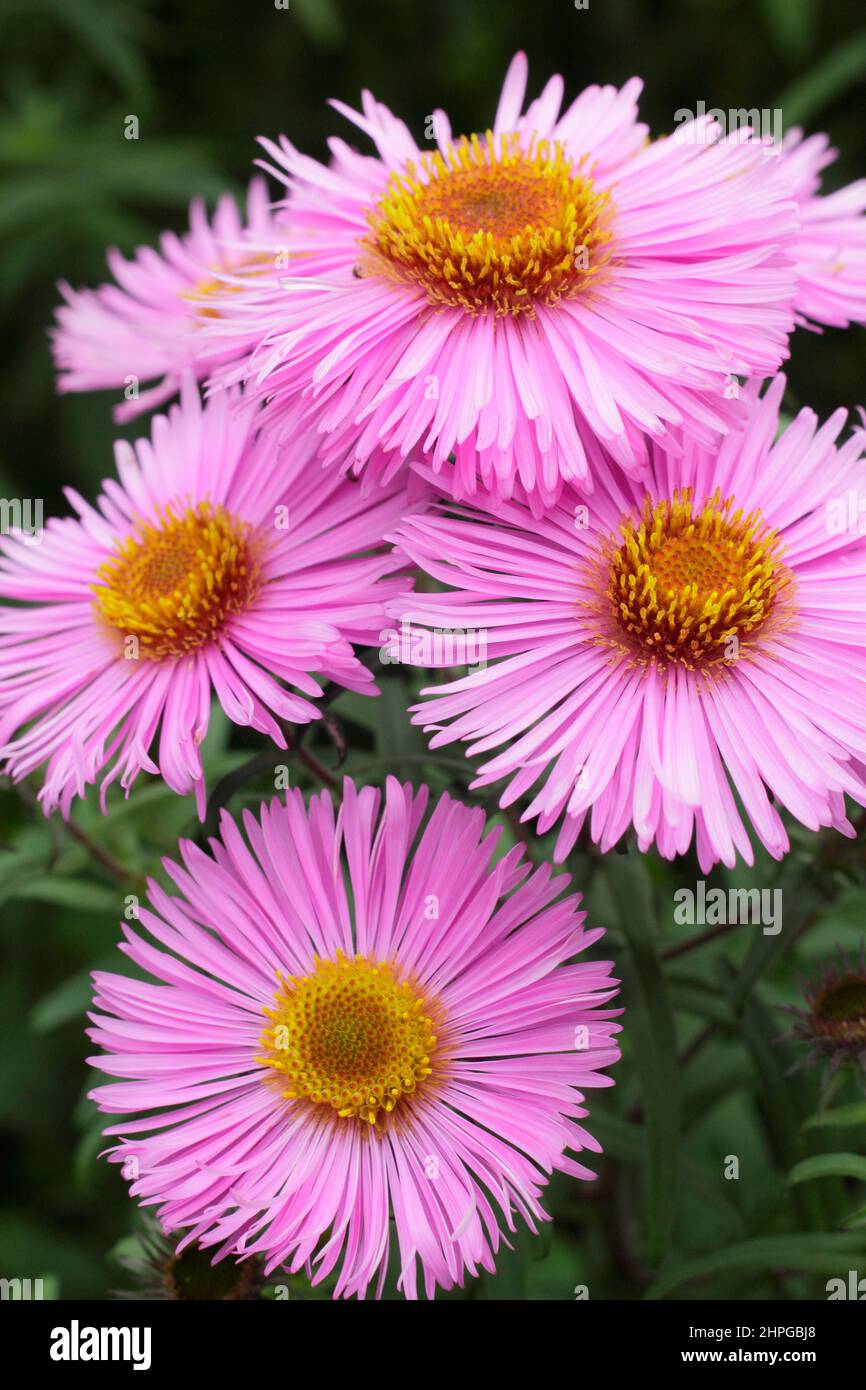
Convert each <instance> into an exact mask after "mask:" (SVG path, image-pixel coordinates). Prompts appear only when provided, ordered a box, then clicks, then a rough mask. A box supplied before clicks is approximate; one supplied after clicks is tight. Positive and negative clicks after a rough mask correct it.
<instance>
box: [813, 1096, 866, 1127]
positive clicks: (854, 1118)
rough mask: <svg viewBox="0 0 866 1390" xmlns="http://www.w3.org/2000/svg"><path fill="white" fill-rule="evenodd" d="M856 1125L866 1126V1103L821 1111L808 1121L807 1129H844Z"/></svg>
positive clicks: (857, 1102)
mask: <svg viewBox="0 0 866 1390" xmlns="http://www.w3.org/2000/svg"><path fill="white" fill-rule="evenodd" d="M854 1125H866V1101H862V1100H861V1101H855V1102H854V1104H853V1105H840V1106H838V1107H837V1108H836V1109H835V1110H819V1111H818V1112H817V1114H815V1115H810V1117H809V1119H808V1120H807V1121H806V1128H807V1129H824V1128H834V1129H844V1128H846V1127H848V1126H854Z"/></svg>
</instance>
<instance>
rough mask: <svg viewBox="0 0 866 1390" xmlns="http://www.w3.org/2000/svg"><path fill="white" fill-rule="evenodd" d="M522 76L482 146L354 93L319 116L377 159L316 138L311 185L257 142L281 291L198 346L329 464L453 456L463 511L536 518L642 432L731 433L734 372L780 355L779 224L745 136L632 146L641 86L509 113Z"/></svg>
mask: <svg viewBox="0 0 866 1390" xmlns="http://www.w3.org/2000/svg"><path fill="white" fill-rule="evenodd" d="M526 75H527V67H526V59H525V57H524V56H523V55H522V54H519V55H518V56H517V57H516V58H515V59H514V61H513V63H512V65H511V67H510V69H509V72H508V75H507V77H506V80H505V85H504V87H503V90H502V95H501V98H500V101H499V106H498V109H497V112H496V116H495V118H494V121H493V125H492V128H491V130H489V131H487V132H486V133H484V132H482V133H481V134H479V135H471V136H469V137H460V138H458V137H456V136H452V133H451V129H450V126H449V122H448V119H447V117H446V116H445V114H444V113H443V112H441V111H440V112H436V113H435V115H434V116H433V117H432V118H431V121H430V122H429V123H428V124H429V128H428V130H427V136H428V139H429V140H430V141H431V142H432V143H430V144H428V145H427V147H426V148H422V147H419V146H418V145H417V144H416V142H415V140H414V139H413V138H412V136H411V135H410V134H409V132H408V130H407V129H406V126H405V125H404V124H403V122H402V121H399V120H398V119H397V118H396V117H395V116H393V115H392V114H391V113H390V112H389V111H388V110H387V109H386V108H385V107H384V106H382V105H380V104H379V103H378V102H376V101H374V99H373V98H372V97H371V96H370V94H369V93H366V92H365V93H364V97H363V111H362V113H358V112H355V111H352V110H350V109H348V108H346V107H344V106H343V105H342V104H341V103H339V102H335V103H334V105H335V106H336V108H337V110H338V111H340V112H341V113H342V114H343V115H344V116H346V117H347V118H348V119H349V120H351V121H352V122H353V123H354V124H355V125H356V126H358V127H359V128H360V129H361V130H362V131H363V132H364V134H365V135H367V136H368V137H369V138H370V140H371V141H372V142H373V144H374V145H375V149H376V154H375V156H372V157H371V156H368V155H361V154H358V153H356V152H355V151H353V150H352V149H350V148H349V147H348V146H347V145H345V144H344V143H343V142H342V141H341V140H332V141H331V144H330V149H331V155H332V161H331V164H330V166H329V167H327V168H326V167H323V166H322V165H320V164H318V163H317V162H316V161H314V160H312V159H311V158H309V157H307V156H305V155H303V154H301V153H299V152H298V151H297V150H296V149H295V147H294V146H293V145H292V144H291V143H290V142H289V141H288V140H287V139H285V138H281V140H280V142H279V144H274V143H273V142H271V141H269V140H264V141H263V142H262V143H263V145H264V148H265V150H266V151H267V153H268V156H269V160H268V162H267V163H265V164H264V167H265V168H267V169H268V170H269V171H270V172H271V173H272V174H273V175H274V176H276V177H278V178H281V179H282V180H283V181H284V183H285V184H286V185H287V187H288V189H289V196H288V198H287V200H286V203H285V212H286V223H287V227H288V244H289V250H290V259H289V266H288V270H287V272H286V274H285V276H284V277H283V278H282V280H281V282H280V283H279V284H278V285H277V284H274V283H273V282H269V281H260V282H250V283H249V284H248V285H247V286H246V287H245V288H243V289H240V290H239V291H238V293H237V294H233V295H231V296H225V297H224V298H223V299H222V300H221V301H219V315H218V317H215V318H214V319H212V320H210V321H209V322H208V324H207V325H206V326H205V328H204V332H205V334H206V335H207V336H209V337H212V338H213V339H214V341H215V342H220V343H223V344H224V346H225V347H226V348H227V349H228V348H229V347H231V350H232V351H233V352H234V353H238V352H241V351H243V350H246V351H248V352H250V353H251V357H250V361H249V363H248V364H247V365H244V364H243V363H242V364H240V365H237V366H235V367H233V368H232V369H230V371H229V372H228V374H227V378H226V379H239V377H240V376H241V375H243V373H244V372H247V373H249V375H250V377H251V379H252V380H253V381H254V383H255V387H256V390H257V391H259V392H260V393H261V394H262V395H263V396H265V397H267V398H268V399H269V400H271V401H272V402H273V405H272V411H273V413H274V414H275V415H278V414H279V411H280V408H281V407H282V405H284V404H285V402H287V401H290V400H292V399H293V398H294V397H295V396H296V395H298V394H299V393H303V394H304V395H305V397H306V399H307V401H308V404H309V408H310V411H311V415H312V417H313V418H314V420H315V424H316V427H317V428H318V429H319V430H321V431H323V432H325V433H326V434H327V435H328V436H329V440H328V442H327V443H326V445H325V452H326V457H333V458H339V459H341V460H342V459H344V458H346V457H348V459H349V462H350V463H351V462H353V461H354V464H355V466H357V467H361V466H364V465H365V464H367V461H368V460H369V459H370V457H371V456H372V455H373V454H374V451H376V450H383V451H384V452H385V453H386V454H388V455H390V456H391V459H392V466H394V465H396V464H397V463H399V461H400V460H402V459H405V458H407V457H409V456H410V455H412V454H413V451H426V452H428V453H429V455H430V458H431V461H432V464H433V467H434V468H435V469H439V468H441V467H443V466H444V465H445V463H446V461H447V460H448V459H449V457H450V456H451V455H452V454H453V455H454V457H455V458H456V465H457V466H456V472H455V477H454V486H455V488H457V489H459V491H460V493H461V495H463V496H471V495H473V494H474V492H475V491H476V488H477V487H478V485H479V483H481V484H483V485H484V486H485V487H487V488H489V489H491V490H493V491H494V492H495V493H497V494H499V495H501V496H504V497H508V496H510V495H511V493H512V491H513V489H514V486H515V483H516V482H517V481H518V480H519V481H520V483H521V484H522V485H523V487H524V489H525V490H526V491H527V492H528V494H529V495H530V496H531V498H532V499H533V503H534V505H535V506H536V508H537V509H538V508H540V507H542V506H543V505H546V504H549V503H550V502H552V501H553V500H554V499H555V498H556V496H557V494H558V492H559V489H560V487H561V486H562V483H563V481H564V480H567V479H571V480H581V479H585V478H586V477H587V474H588V472H589V471H590V465H591V464H592V461H593V459H595V458H596V456H597V455H598V453H599V451H600V449H601V448H604V449H605V450H607V451H608V452H609V453H610V454H611V455H612V456H613V458H614V459H615V460H616V461H617V462H618V463H620V464H621V465H622V466H623V467H624V468H626V469H628V470H629V471H631V472H635V471H637V470H639V469H640V468H641V467H642V466H643V465H645V463H646V459H647V442H646V435H647V434H649V435H654V436H659V437H661V436H663V435H665V434H666V433H667V432H668V431H669V430H671V429H673V428H679V427H685V428H687V429H688V430H689V432H690V433H691V434H693V435H694V436H695V437H696V438H697V439H699V440H701V441H703V442H705V443H710V442H711V441H712V440H714V439H716V438H717V435H718V433H719V432H723V431H724V430H726V429H727V428H728V426H729V425H730V424H731V423H732V421H733V420H734V419H735V418H736V417H737V415H738V402H737V401H736V399H735V398H734V397H735V391H734V390H733V389H730V387H731V384H732V383H731V377H732V375H743V376H748V375H750V374H757V375H759V376H765V375H769V374H770V373H772V372H773V371H775V370H776V368H777V367H778V366H779V363H780V361H781V360H782V358H783V357H784V356H785V355H786V350H787V338H788V334H789V332H790V330H791V328H792V327H793V323H794V319H793V312H792V301H793V295H794V290H795V271H794V263H793V245H794V240H795V237H796V233H797V205H796V202H795V201H794V199H793V198H792V197H791V193H790V189H789V186H788V183H787V181H786V179H785V178H784V177H783V176H782V174H781V172H780V170H781V164H782V162H781V161H780V160H779V159H774V158H773V156H772V154H771V153H769V152H768V151H767V150H766V149H765V148H764V146H763V145H762V144H761V143H760V141H759V140H753V139H752V133H751V132H747V133H746V134H745V136H744V135H743V133H742V132H738V133H736V134H735V135H734V136H731V137H729V138H719V132H718V128H717V126H716V125H715V124H714V122H713V121H712V120H711V119H710V120H707V119H703V118H702V119H701V120H700V121H697V122H693V123H691V124H690V125H689V126H688V127H685V126H683V127H680V128H679V129H678V130H677V132H676V135H675V136H674V135H671V136H669V137H666V138H664V139H660V140H657V141H655V142H652V143H650V142H649V141H648V139H647V132H646V127H645V126H643V125H642V124H640V123H639V122H638V120H637V112H636V104H635V103H636V98H637V96H638V93H639V92H640V89H641V84H640V82H639V81H637V80H636V79H634V80H632V81H630V82H628V83H626V85H625V86H624V87H623V88H622V89H621V90H620V91H617V90H616V89H614V88H613V87H589V88H587V89H586V90H585V91H584V92H582V93H581V95H580V96H578V97H577V99H576V100H575V101H574V102H573V103H572V104H571V105H570V106H569V107H568V108H567V109H566V110H565V111H564V112H560V106H561V102H562V94H563V82H562V79H561V78H560V77H553V78H551V80H550V81H549V82H548V84H547V86H546V87H545V89H544V91H543V92H542V94H541V96H540V97H539V98H538V99H537V100H536V101H534V102H532V103H531V104H530V106H529V107H528V109H527V110H526V111H525V112H524V111H523V102H524V91H525V86H526ZM374 466H375V467H377V468H379V467H381V466H382V460H381V457H380V456H379V457H377V460H376V462H375V465H374Z"/></svg>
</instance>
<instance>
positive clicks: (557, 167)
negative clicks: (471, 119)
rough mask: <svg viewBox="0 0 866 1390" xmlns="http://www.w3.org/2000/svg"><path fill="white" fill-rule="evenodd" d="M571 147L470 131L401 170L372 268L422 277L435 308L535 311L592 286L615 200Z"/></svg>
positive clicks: (386, 203) (377, 233)
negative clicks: (611, 200)
mask: <svg viewBox="0 0 866 1390" xmlns="http://www.w3.org/2000/svg"><path fill="white" fill-rule="evenodd" d="M583 162H584V161H583V160H580V161H578V163H577V165H574V164H573V163H572V161H571V160H570V159H569V158H568V156H567V155H566V153H565V151H564V150H563V148H562V146H561V145H560V144H559V143H558V142H555V143H551V142H550V141H547V140H539V141H538V142H536V141H535V139H534V138H533V140H532V141H531V142H530V143H529V146H528V148H527V149H524V148H523V147H522V146H521V144H520V140H519V137H518V136H517V135H515V134H507V135H500V136H498V137H496V136H494V135H493V134H492V132H491V131H489V130H488V132H487V134H486V136H482V137H479V136H477V135H472V136H471V137H468V138H467V137H466V136H465V135H464V136H463V137H462V138H461V139H460V140H459V141H458V142H457V143H456V144H453V145H449V147H448V151H447V153H446V154H445V155H442V154H441V153H439V152H438V151H437V152H435V153H432V154H425V155H423V156H422V158H421V161H420V168H419V167H418V165H416V164H415V163H414V162H413V161H409V163H408V164H407V165H406V168H405V171H404V172H403V173H402V174H393V175H392V176H391V179H390V181H389V183H388V188H387V191H386V193H385V195H384V196H383V197H382V199H381V200H380V202H379V204H378V206H377V207H376V209H375V210H374V211H373V213H372V214H371V217H370V224H371V235H370V236H369V237H368V238H367V239H366V242H365V250H366V260H365V261H363V262H362V265H361V273H366V272H369V273H372V274H382V273H385V274H387V275H392V276H396V277H397V278H399V279H403V280H408V281H410V282H412V283H414V284H418V285H420V286H421V287H422V288H423V289H424V290H425V291H426V294H427V300H428V302H429V303H430V304H432V305H434V306H440V307H441V306H442V305H456V306H459V307H460V308H462V309H464V310H466V311H467V312H468V313H470V314H486V313H488V312H492V313H495V314H497V315H504V314H528V315H530V316H531V315H534V313H535V308H536V305H537V304H538V303H543V304H555V303H556V301H557V300H558V299H560V298H561V297H562V296H566V297H571V296H573V295H575V294H577V293H579V292H580V291H581V290H584V289H586V287H587V286H588V285H590V284H591V283H592V282H593V280H594V279H595V278H596V277H597V276H598V274H599V271H600V270H601V269H602V268H603V266H604V265H605V263H606V261H607V259H608V252H607V249H606V248H607V243H608V242H609V240H610V235H611V233H610V230H609V226H608V224H609V221H610V217H609V211H610V210H609V202H608V195H607V194H606V193H598V192H596V190H595V188H594V186H593V182H592V179H591V178H590V177H589V176H588V174H582V173H581V172H580V169H581V166H582V164H583Z"/></svg>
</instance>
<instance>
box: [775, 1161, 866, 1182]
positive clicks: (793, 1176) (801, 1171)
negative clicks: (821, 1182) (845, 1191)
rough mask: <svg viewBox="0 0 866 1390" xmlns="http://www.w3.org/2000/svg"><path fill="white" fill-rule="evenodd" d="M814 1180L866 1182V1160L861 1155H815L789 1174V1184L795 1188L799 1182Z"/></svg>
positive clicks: (799, 1164)
mask: <svg viewBox="0 0 866 1390" xmlns="http://www.w3.org/2000/svg"><path fill="white" fill-rule="evenodd" d="M814 1178H858V1179H859V1180H860V1181H861V1182H866V1158H861V1156H860V1155H859V1154H813V1155H812V1157H811V1158H804V1159H803V1161H802V1163H798V1164H797V1165H796V1167H794V1168H792V1169H791V1171H790V1173H789V1174H788V1182H789V1183H791V1185H792V1186H793V1185H794V1184H795V1183H798V1182H811V1181H812V1180H813V1179H814Z"/></svg>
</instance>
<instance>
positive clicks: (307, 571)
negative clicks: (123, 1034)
mask: <svg viewBox="0 0 866 1390" xmlns="http://www.w3.org/2000/svg"><path fill="white" fill-rule="evenodd" d="M254 427H255V411H254V410H251V409H250V408H249V407H248V406H246V405H245V403H244V402H243V401H242V400H241V399H240V398H239V397H237V396H236V395H235V393H230V392H223V393H220V394H217V395H215V396H214V397H213V399H212V400H211V401H210V402H209V403H208V404H207V406H206V407H205V408H204V409H203V408H202V405H201V403H200V401H199V397H198V392H197V389H196V387H195V385H194V384H193V383H191V382H189V381H187V382H186V383H185V386H184V390H183V395H182V400H181V403H180V404H179V405H177V406H174V407H173V408H172V410H171V411H170V413H169V414H168V416H158V417H157V418H156V419H155V420H154V422H153V431H152V437H151V439H149V440H148V439H141V440H139V441H138V442H137V444H136V445H135V447H134V448H133V447H132V446H130V445H129V444H127V443H123V442H122V443H119V444H118V445H117V446H116V458H117V471H118V479H117V480H114V479H110V480H108V481H107V482H106V483H105V484H104V491H103V493H102V495H101V496H100V497H99V499H98V501H97V504H96V507H95V508H94V507H91V506H90V505H89V504H88V503H87V502H85V501H84V500H83V499H82V498H81V497H79V496H78V494H77V493H75V492H74V491H72V490H71V489H70V490H67V496H68V498H69V501H70V503H71V504H72V506H73V507H74V509H75V511H76V512H77V516H76V517H69V518H65V519H62V520H58V519H53V520H50V521H49V522H48V523H47V524H46V526H45V528H44V531H43V532H42V534H41V536H38V537H28V536H25V535H21V534H17V535H8V536H4V537H3V538H2V542H0V546H2V559H0V598H2V599H4V600H7V601H9V602H7V603H5V604H4V605H3V606H2V607H0V765H2V766H3V768H4V770H5V771H7V772H9V773H11V774H12V776H13V777H14V778H15V779H16V780H17V779H19V778H22V777H26V776H27V775H28V774H29V773H31V772H33V771H35V770H36V769H37V768H39V767H40V766H42V765H43V764H47V767H46V772H45V782H44V786H43V789H42V792H41V794H40V795H41V799H42V801H43V803H44V806H45V809H46V811H50V810H53V809H54V808H55V807H57V806H60V807H61V808H62V810H63V814H64V815H66V814H67V813H68V810H69V807H70V804H71V802H72V800H73V798H74V797H75V796H83V795H84V793H85V790H86V788H87V786H88V784H90V783H92V782H93V781H94V780H95V779H96V778H97V776H98V774H99V773H100V771H102V770H104V771H105V774H106V775H105V777H104V780H103V783H102V788H103V797H104V794H105V790H106V788H107V786H108V785H109V783H111V782H112V781H114V780H115V779H116V778H118V777H119V778H120V780H121V784H122V786H123V787H124V788H125V789H126V790H128V789H129V787H130V785H131V783H132V782H133V780H134V779H135V777H136V776H137V775H138V773H139V772H140V771H141V770H142V769H146V770H147V771H148V772H152V773H160V774H161V775H162V777H163V778H164V779H165V781H166V782H167V783H168V785H169V786H170V787H172V788H173V789H174V790H175V791H177V792H180V793H187V792H190V791H193V790H194V791H195V793H196V797H197V801H198V805H199V809H200V810H201V809H202V808H203V804H204V803H203V798H204V781H203V776H202V763H201V754H200V744H201V743H202V740H203V739H204V737H205V735H206V733H207V728H208V720H209V715H210V706H211V697H212V695H215V696H216V698H217V699H218V700H219V703H220V705H221V706H222V708H223V710H224V711H225V712H226V714H227V715H228V717H229V718H230V719H232V720H233V721H234V722H235V723H236V724H241V725H249V726H250V727H252V728H253V729H255V730H257V731H258V732H259V733H262V734H266V735H268V736H269V737H270V738H272V739H273V740H274V741H275V742H276V743H277V744H278V745H279V746H280V747H281V748H285V747H286V737H285V734H284V732H283V729H282V728H281V725H280V722H279V721H280V720H290V721H292V722H306V721H308V720H310V719H315V718H316V717H317V715H318V713H319V711H318V709H317V707H316V705H315V703H314V701H315V698H316V697H317V696H318V695H320V694H321V691H322V687H321V685H320V682H319V680H317V679H316V677H317V676H319V677H323V678H325V679H330V680H333V681H336V682H338V683H339V684H340V685H343V686H346V687H348V688H349V689H352V690H356V691H359V692H361V693H368V694H375V693H376V687H375V685H374V684H373V678H372V676H371V674H370V672H369V671H368V670H367V668H366V667H365V666H364V665H363V664H362V663H361V662H360V661H359V660H358V658H357V657H356V655H355V653H354V651H353V646H352V644H353V643H362V644H367V643H373V642H378V640H379V633H380V630H381V627H382V621H383V614H384V607H383V605H384V602H385V600H386V599H388V598H391V597H393V596H395V595H396V594H397V593H401V592H403V591H404V590H405V589H406V588H407V587H408V584H409V582H410V581H409V580H407V579H406V578H405V577H404V576H402V575H398V574H395V571H396V570H398V569H399V562H398V561H395V558H394V556H393V554H392V553H391V551H390V548H386V547H385V546H384V545H383V544H382V539H383V536H384V534H385V533H386V531H387V530H388V528H389V527H393V526H394V525H395V524H396V522H397V521H398V519H399V518H400V516H401V515H402V514H403V512H404V511H405V509H406V497H405V489H404V487H403V486H402V485H400V486H391V487H390V488H389V489H387V490H379V491H378V492H377V493H376V494H375V496H370V497H367V498H366V499H362V498H361V497H359V487H358V484H357V483H353V482H351V481H349V480H347V479H343V478H340V476H339V475H338V474H336V473H328V472H325V471H324V470H323V469H321V468H320V467H319V466H318V463H317V461H316V456H315V446H316V440H315V439H314V438H312V437H311V436H310V435H309V434H306V435H305V434H304V433H303V432H300V431H299V432H296V435H295V438H294V440H293V441H292V443H291V444H290V445H288V446H287V445H282V446H281V445H280V444H279V443H278V442H277V441H276V440H275V439H274V437H273V435H259V436H258V437H256V436H255V434H254ZM34 540H38V541H39V543H38V544H34V543H33V542H34Z"/></svg>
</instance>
